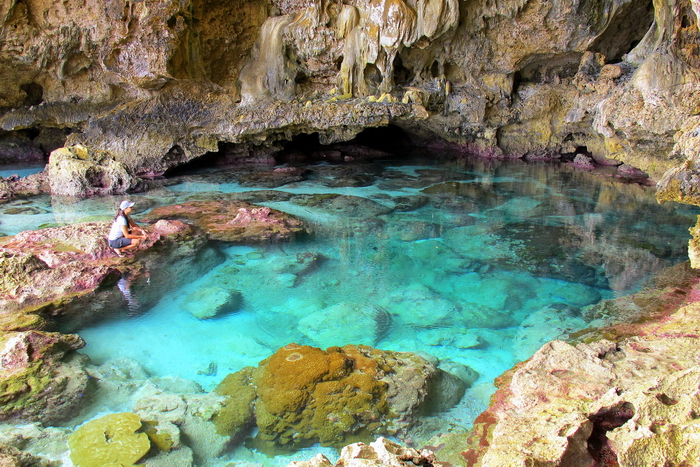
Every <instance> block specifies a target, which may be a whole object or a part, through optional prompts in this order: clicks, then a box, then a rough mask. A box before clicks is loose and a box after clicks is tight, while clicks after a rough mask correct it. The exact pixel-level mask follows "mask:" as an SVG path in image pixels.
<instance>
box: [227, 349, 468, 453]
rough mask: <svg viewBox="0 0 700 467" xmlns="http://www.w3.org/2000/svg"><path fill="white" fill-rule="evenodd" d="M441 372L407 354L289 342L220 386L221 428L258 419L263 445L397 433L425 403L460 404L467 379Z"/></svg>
mask: <svg viewBox="0 0 700 467" xmlns="http://www.w3.org/2000/svg"><path fill="white" fill-rule="evenodd" d="M441 373H442V370H438V369H437V368H436V367H435V366H434V365H433V364H432V363H430V362H429V361H427V360H426V359H424V358H422V357H420V356H418V355H414V354H410V353H406V352H388V351H382V350H378V349H374V348H371V347H367V346H354V345H348V346H344V347H342V348H341V347H329V348H328V350H325V351H324V350H321V349H318V348H315V347H309V346H300V345H297V344H289V345H287V346H285V347H283V348H281V349H279V350H278V351H277V352H276V353H275V354H274V355H272V356H271V357H269V358H267V359H265V360H264V361H262V362H260V365H259V366H258V367H257V368H255V369H253V368H247V369H244V370H241V371H240V372H238V373H235V374H232V375H229V376H228V377H227V378H226V379H225V380H224V381H223V382H222V383H221V385H220V386H219V388H217V390H216V392H218V393H220V394H224V395H226V396H228V400H227V402H226V409H225V410H223V411H222V412H220V413H219V415H217V417H216V418H215V419H214V422H215V423H216V424H217V426H218V427H219V429H220V432H224V433H227V434H230V435H234V436H238V435H239V432H240V430H241V428H242V427H245V426H247V425H248V424H249V423H250V420H251V419H254V420H255V422H256V424H257V427H258V434H257V435H256V440H257V443H258V446H259V448H260V449H264V450H269V449H272V448H273V447H274V446H275V445H290V446H305V445H309V444H313V443H315V442H321V443H322V444H324V445H333V446H338V445H343V444H345V443H346V442H347V440H349V439H353V438H355V439H357V438H358V437H359V438H366V437H367V436H372V435H378V434H382V433H391V434H396V433H399V432H401V431H402V430H406V429H407V428H408V427H409V426H410V425H411V423H412V421H413V419H414V417H415V416H417V415H418V414H419V413H420V411H421V410H422V409H423V408H424V404H426V403H427V402H426V401H428V400H430V403H436V406H440V407H444V404H442V405H440V403H439V400H443V401H451V402H452V403H454V401H455V397H456V400H458V399H459V398H460V397H461V394H463V392H464V387H465V383H460V384H457V385H452V386H450V385H446V384H441V382H439V381H437V380H440V374H441ZM454 379H455V380H457V378H456V377H455V378H454ZM457 381H458V380H457ZM443 382H444V381H443ZM447 388H450V390H449V391H448V390H447ZM253 401H254V402H255V403H254V404H253V403H252V402H253ZM251 407H254V409H252V410H251Z"/></svg>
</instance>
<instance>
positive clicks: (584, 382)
mask: <svg viewBox="0 0 700 467" xmlns="http://www.w3.org/2000/svg"><path fill="white" fill-rule="evenodd" d="M680 269H683V270H684V271H685V272H680ZM680 269H679V268H678V267H677V268H675V274H676V275H675V276H674V278H675V281H669V280H668V279H669V278H668V277H666V278H659V279H658V280H657V281H656V282H655V284H654V285H653V288H652V286H650V288H649V289H648V290H646V291H644V292H642V293H640V294H637V295H636V296H635V295H633V296H631V297H629V298H626V300H632V301H636V302H637V303H638V305H639V306H640V308H641V313H642V316H645V319H642V320H640V319H639V316H638V317H637V320H636V321H629V320H626V321H623V322H621V323H620V324H617V325H614V326H612V327H609V328H604V329H602V330H601V331H597V332H592V333H589V334H588V335H587V336H583V337H585V339H586V341H587V342H589V343H578V344H575V345H572V344H568V343H565V342H562V341H554V342H551V343H549V344H546V345H545V346H543V347H542V348H541V349H540V350H539V351H538V352H537V353H536V354H535V355H534V356H533V357H532V358H531V359H530V360H528V361H526V362H524V363H521V364H519V365H517V366H516V367H515V368H513V369H512V370H510V371H509V372H507V373H506V374H505V375H504V376H502V377H501V378H499V380H498V381H497V383H498V384H499V386H500V388H499V390H498V392H497V394H496V395H495V397H494V398H493V399H492V400H493V401H494V402H493V404H492V405H491V407H489V409H488V410H487V411H486V412H484V413H482V414H481V415H480V416H479V417H478V418H477V420H476V421H475V424H474V429H473V430H472V431H471V433H470V436H469V438H468V440H467V445H468V449H467V450H466V451H465V452H464V453H463V456H464V458H465V459H466V461H467V464H468V465H470V466H482V465H483V466H485V465H522V464H526V463H532V462H535V463H551V464H553V465H596V463H601V462H609V461H610V460H611V459H612V460H613V461H614V462H616V463H618V464H619V465H621V466H634V465H656V464H657V463H658V462H659V460H661V461H662V462H668V461H670V462H674V463H683V462H693V461H688V460H687V459H689V457H687V456H694V455H695V451H694V448H691V449H685V448H683V449H678V448H676V447H675V446H678V445H679V444H678V443H684V442H686V440H689V439H691V438H693V437H694V436H696V432H697V430H696V426H695V425H696V423H694V422H693V421H691V418H692V415H691V414H693V413H694V411H693V410H694V409H691V405H692V404H694V403H696V402H691V401H693V400H695V401H697V393H698V364H697V362H698V357H699V356H700V353H699V352H700V351H699V350H698V349H699V348H700V347H698V342H697V339H698V337H697V336H698V335H699V334H698V330H699V329H698V322H699V321H698V316H699V314H700V304H699V303H698V302H697V294H695V293H694V292H693V293H692V294H691V293H688V292H689V291H691V290H695V288H696V287H697V286H698V283H699V280H700V279H698V276H697V274H696V273H692V272H691V271H689V270H687V265H686V266H685V268H680ZM670 284H683V286H682V287H683V292H682V293H678V291H679V289H678V288H676V287H674V286H671V285H670ZM674 297H675V298H674ZM600 336H607V337H608V338H613V339H615V340H614V341H611V340H607V339H601V338H600ZM522 426H527V427H528V430H525V431H523V430H518V428H517V427H522ZM691 444H692V443H691ZM692 445H693V446H694V444H692ZM606 459H607V460H606Z"/></svg>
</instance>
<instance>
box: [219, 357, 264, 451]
mask: <svg viewBox="0 0 700 467" xmlns="http://www.w3.org/2000/svg"><path fill="white" fill-rule="evenodd" d="M252 373H253V367H245V368H243V369H242V370H240V371H237V372H236V373H231V374H230V375H228V376H226V378H224V380H223V381H222V382H221V383H219V385H218V386H217V387H216V389H215V390H214V392H216V393H217V394H219V395H222V396H227V397H226V404H225V405H224V407H223V408H222V409H221V410H220V411H219V413H218V414H216V415H214V417H213V418H212V421H213V422H214V426H216V432H217V433H219V434H220V435H222V436H231V437H234V438H235V437H237V436H238V435H239V434H241V433H242V432H243V431H244V429H245V428H247V427H248V426H249V425H252V423H253V420H254V414H253V407H254V404H253V402H254V401H255V398H256V394H255V388H254V387H253V385H252V383H251V376H252Z"/></svg>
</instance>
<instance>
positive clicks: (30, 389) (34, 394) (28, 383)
mask: <svg viewBox="0 0 700 467" xmlns="http://www.w3.org/2000/svg"><path fill="white" fill-rule="evenodd" d="M84 346H85V342H83V340H82V339H81V338H80V337H78V336H76V335H71V334H58V333H47V332H39V331H27V332H3V333H2V334H0V348H2V350H1V351H0V361H1V362H2V366H1V368H0V393H1V394H0V397H1V398H2V402H3V403H2V408H1V409H0V419H1V420H12V421H16V420H24V421H40V422H42V423H46V424H54V423H58V422H61V421H64V420H67V419H68V418H69V417H72V416H73V415H75V413H76V411H77V410H79V409H80V408H81V406H82V404H83V403H84V402H85V400H87V395H88V392H89V391H88V376H87V373H86V372H85V365H86V359H85V358H81V356H79V355H77V354H76V353H74V351H75V350H78V349H80V348H82V347H84ZM83 396H85V398H84V397H83Z"/></svg>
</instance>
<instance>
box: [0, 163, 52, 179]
mask: <svg viewBox="0 0 700 467" xmlns="http://www.w3.org/2000/svg"><path fill="white" fill-rule="evenodd" d="M45 166H46V164H44V163H32V164H0V177H3V178H5V177H11V176H12V175H18V176H20V177H26V176H27V175H32V174H36V173H39V172H41V171H42V170H44V167H45Z"/></svg>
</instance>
